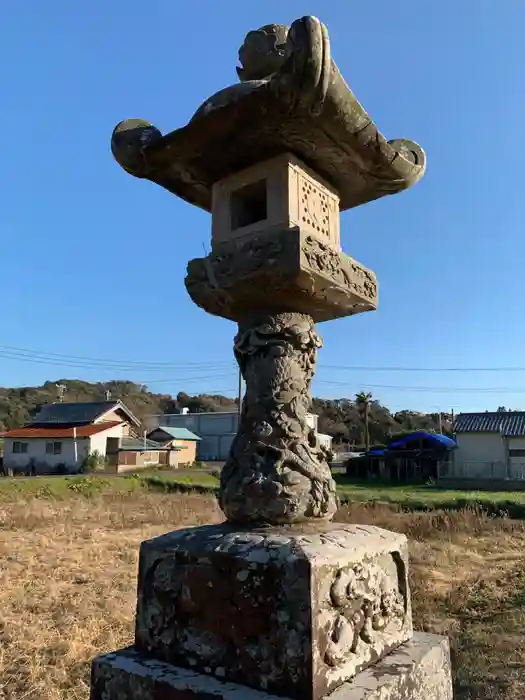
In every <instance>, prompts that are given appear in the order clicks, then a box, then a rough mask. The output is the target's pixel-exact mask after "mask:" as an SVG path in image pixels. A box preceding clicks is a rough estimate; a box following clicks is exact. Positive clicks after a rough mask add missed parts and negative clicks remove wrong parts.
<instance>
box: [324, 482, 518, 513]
mask: <svg viewBox="0 0 525 700" xmlns="http://www.w3.org/2000/svg"><path fill="white" fill-rule="evenodd" d="M335 480H336V483H337V490H338V493H339V497H340V499H341V501H342V502H343V503H354V502H358V503H386V504H392V505H395V506H397V507H398V508H400V509H401V510H406V511H429V510H463V509H464V508H480V509H482V510H484V511H486V512H487V513H488V514H491V515H507V516H509V517H511V518H520V519H522V518H524V519H525V491H476V490H472V491H467V490H464V489H463V490H459V489H458V490H455V489H443V488H439V487H438V486H433V485H429V486H425V485H420V484H415V485H407V484H404V485H399V486H398V485H386V484H371V483H364V482H355V481H351V480H349V479H348V478H347V477H346V476H343V475H335Z"/></svg>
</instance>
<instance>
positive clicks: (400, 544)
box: [136, 523, 412, 700]
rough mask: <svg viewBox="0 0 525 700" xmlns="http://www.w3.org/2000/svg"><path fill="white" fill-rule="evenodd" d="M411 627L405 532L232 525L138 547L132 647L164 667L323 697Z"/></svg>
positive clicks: (306, 698)
mask: <svg viewBox="0 0 525 700" xmlns="http://www.w3.org/2000/svg"><path fill="white" fill-rule="evenodd" d="M411 635H412V621H411V607H410V594H409V589H408V580H407V544H406V538H405V537H404V536H403V535H399V534H396V533H391V532H387V531H385V530H381V529H380V528H375V527H372V526H357V525H356V526H351V525H343V524H339V525H337V524H329V523H325V524H323V523H317V524H316V525H315V526H314V525H312V524H311V523H305V524H303V525H296V526H293V527H280V528H279V527H266V528H260V529H251V530H248V529H247V530H240V529H235V528H234V527H233V526H231V525H228V524H225V525H220V526H206V527H200V528H192V529H188V530H181V531H176V532H173V533H170V534H167V535H164V536H162V537H159V538H157V539H154V540H150V541H148V542H145V543H143V545H142V548H141V553H140V568H139V588H138V604H137V621H136V647H137V649H138V650H139V651H141V652H145V653H148V654H151V655H152V656H154V657H155V658H158V659H161V660H163V661H166V662H169V663H173V664H176V665H180V666H184V667H186V668H190V669H194V670H196V671H197V670H198V671H200V672H203V673H206V674H210V675H214V676H215V677H217V678H221V679H225V680H228V681H234V682H237V683H243V684H245V685H248V686H250V687H253V688H257V689H260V690H265V691H268V692H272V693H275V694H277V695H288V696H290V697H292V698H296V699H297V700H318V699H319V698H321V697H322V696H323V695H325V694H326V693H328V692H330V691H332V690H334V689H335V688H337V687H338V686H340V685H341V684H342V683H344V682H345V681H346V680H348V679H349V678H352V677H353V676H355V675H356V673H358V672H359V671H360V670H362V669H363V668H366V667H367V666H369V665H370V664H373V663H375V662H377V660H378V659H380V658H381V657H383V656H384V655H385V654H387V653H388V652H389V651H391V650H392V649H394V648H396V647H397V646H399V645H400V644H401V643H403V642H404V641H406V640H407V639H409V638H410V637H411Z"/></svg>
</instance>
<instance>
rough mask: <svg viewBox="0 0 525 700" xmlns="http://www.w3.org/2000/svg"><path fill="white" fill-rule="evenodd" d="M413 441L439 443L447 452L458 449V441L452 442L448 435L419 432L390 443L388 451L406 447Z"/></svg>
mask: <svg viewBox="0 0 525 700" xmlns="http://www.w3.org/2000/svg"><path fill="white" fill-rule="evenodd" d="M413 440H429V441H430V442H434V443H436V445H437V444H438V443H439V444H440V445H442V446H443V447H446V448H447V450H454V449H455V448H456V447H457V443H456V441H455V440H452V438H449V437H447V436H446V435H441V434H440V433H427V432H426V431H425V430H418V431H416V432H415V433H410V434H409V435H404V436H403V437H402V438H400V439H399V440H396V441H395V442H390V443H389V444H388V449H390V450H392V449H395V448H396V447H405V446H407V445H408V444H409V443H411V442H412V441H413Z"/></svg>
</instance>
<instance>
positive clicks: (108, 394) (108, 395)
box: [106, 389, 111, 401]
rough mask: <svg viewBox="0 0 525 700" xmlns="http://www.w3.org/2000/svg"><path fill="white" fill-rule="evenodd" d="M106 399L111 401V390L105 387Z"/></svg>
mask: <svg viewBox="0 0 525 700" xmlns="http://www.w3.org/2000/svg"><path fill="white" fill-rule="evenodd" d="M106 401H111V391H110V390H109V389H106Z"/></svg>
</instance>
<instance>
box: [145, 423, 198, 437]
mask: <svg viewBox="0 0 525 700" xmlns="http://www.w3.org/2000/svg"><path fill="white" fill-rule="evenodd" d="M157 430H162V432H163V433H166V434H167V435H169V436H170V437H172V438H173V439H174V440H200V439H201V438H200V437H199V436H198V435H195V433H192V432H191V430H188V429H187V428H172V427H171V426H168V425H159V427H158V428H155V430H152V431H151V433H150V435H152V434H153V433H155V432H156V431H157Z"/></svg>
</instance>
